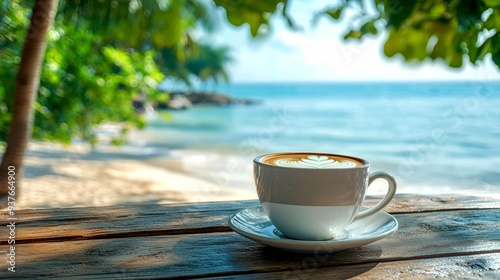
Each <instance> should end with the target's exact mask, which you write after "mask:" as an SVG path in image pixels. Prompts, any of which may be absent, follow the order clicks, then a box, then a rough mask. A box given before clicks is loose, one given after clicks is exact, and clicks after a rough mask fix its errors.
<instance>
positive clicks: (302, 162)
mask: <svg viewBox="0 0 500 280" xmlns="http://www.w3.org/2000/svg"><path fill="white" fill-rule="evenodd" d="M261 161H262V162H264V163H267V164H271V165H275V166H282V167H292V168H311V169H326V168H352V167H356V166H361V165H362V164H361V163H360V162H358V161H356V160H354V159H351V158H347V157H346V158H344V157H338V156H327V155H307V154H294V155H290V154H289V155H281V156H270V157H265V158H263V159H262V160H261Z"/></svg>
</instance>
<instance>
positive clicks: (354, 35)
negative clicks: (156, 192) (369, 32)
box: [344, 30, 363, 40]
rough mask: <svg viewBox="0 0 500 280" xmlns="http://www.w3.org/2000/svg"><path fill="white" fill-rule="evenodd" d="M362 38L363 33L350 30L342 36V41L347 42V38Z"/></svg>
mask: <svg viewBox="0 0 500 280" xmlns="http://www.w3.org/2000/svg"><path fill="white" fill-rule="evenodd" d="M362 36H363V33H362V32H361V31H354V30H351V31H349V32H348V33H347V34H345V35H344V40H347V39H349V38H354V39H360V38H361V37H362Z"/></svg>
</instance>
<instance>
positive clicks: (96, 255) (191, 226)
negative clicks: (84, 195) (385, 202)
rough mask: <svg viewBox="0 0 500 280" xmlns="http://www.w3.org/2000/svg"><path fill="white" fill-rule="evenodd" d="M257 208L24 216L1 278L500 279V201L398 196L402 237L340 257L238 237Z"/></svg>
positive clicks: (240, 204)
mask: <svg viewBox="0 0 500 280" xmlns="http://www.w3.org/2000/svg"><path fill="white" fill-rule="evenodd" d="M370 203H373V200H372V199H368V204H370ZM253 205H258V202H257V201H237V202H223V203H203V204H177V205H134V206H113V207H88V208H67V209H44V210H23V211H17V212H15V217H16V218H17V220H15V271H16V272H15V273H12V272H10V271H8V270H7V269H8V267H9V264H8V262H6V261H5V260H6V259H7V256H6V252H5V250H10V248H9V246H10V245H8V244H7V242H8V241H7V240H8V239H7V237H8V234H9V233H8V232H7V231H5V230H2V240H1V242H2V246H1V248H2V256H3V257H2V258H4V259H2V261H1V262H0V267H1V272H0V278H3V279H8V278H35V277H46V278H50V279H53V278H66V279H72V278H87V279H107V278H134V279H136V278H198V277H200V278H211V277H221V278H227V279H232V278H235V279H276V278H278V279H280V278H289V279H317V278H320V279H321V278H323V279H345V278H350V277H351V278H354V279H358V278H359V279H388V278H391V279H400V278H406V279H429V278H459V279H463V278H466V279H470V278H484V279H500V201H499V200H495V199H492V198H484V197H483V198H481V197H474V196H470V197H456V196H442V197H424V196H420V197H416V196H397V197H396V199H395V200H394V201H393V202H392V203H391V204H390V206H388V207H387V208H386V210H387V212H389V213H392V214H393V215H394V216H395V217H396V219H397V220H398V222H399V229H398V231H397V232H396V233H395V234H394V235H392V236H390V237H388V238H386V239H382V240H379V241H377V242H374V243H371V244H369V245H366V246H363V247H360V248H354V249H349V250H346V251H342V252H337V253H332V254H300V253H292V252H287V251H281V250H279V249H275V248H271V247H266V246H264V245H261V244H259V243H257V242H254V241H251V240H249V239H246V238H244V237H242V236H240V235H238V234H236V233H235V232H233V231H232V230H231V229H230V228H229V227H228V225H227V218H228V216H229V215H230V214H232V213H234V212H235V211H237V210H239V209H241V208H244V207H248V206H253ZM4 212H7V211H6V210H4ZM8 217H9V216H8V215H7V213H4V214H3V216H2V228H3V229H5V228H6V225H8V224H9V222H8V221H7V218H8ZM7 253H8V251H7Z"/></svg>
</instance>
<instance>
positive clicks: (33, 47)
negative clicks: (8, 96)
mask: <svg viewBox="0 0 500 280" xmlns="http://www.w3.org/2000/svg"><path fill="white" fill-rule="evenodd" d="M56 7H57V0H36V1H35V6H34V8H33V13H32V14H31V19H30V27H29V29H28V33H27V35H26V41H25V43H24V48H23V52H22V55H21V63H20V66H19V71H18V74H17V80H16V86H15V90H14V110H13V115H12V121H11V123H10V127H9V134H8V136H7V147H6V149H5V153H4V155H3V158H2V163H1V164H0V206H2V207H5V206H6V205H7V203H8V201H9V196H10V197H12V198H14V196H15V194H16V193H18V191H19V188H16V189H15V190H14V192H13V189H14V188H15V187H16V186H18V185H19V182H20V180H21V177H22V171H23V159H24V154H25V152H26V146H27V143H28V141H29V139H30V134H31V126H32V123H33V109H32V108H33V103H34V101H35V98H36V95H37V90H38V85H39V83H40V68H41V62H42V59H43V56H44V53H45V46H46V35H47V31H48V29H49V27H50V26H51V25H52V22H53V20H54V16H55V13H56ZM12 169H15V175H14V176H9V173H8V171H9V170H12ZM11 174H12V173H11ZM9 182H10V184H9ZM9 186H10V189H9ZM13 186H14V187H13ZM9 191H10V192H9Z"/></svg>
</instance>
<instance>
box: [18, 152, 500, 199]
mask: <svg viewBox="0 0 500 280" xmlns="http://www.w3.org/2000/svg"><path fill="white" fill-rule="evenodd" d="M148 149H149V150H148ZM251 157H252V156H251V155H248V156H243V155H237V154H233V153H231V152H221V151H215V150H208V149H205V150H203V149H167V150H166V151H164V152H163V153H158V151H157V150H155V149H154V148H153V147H147V146H143V147H142V148H141V147H137V146H127V145H126V146H122V147H115V146H110V145H107V144H99V145H97V146H96V147H95V148H94V149H92V148H91V147H90V145H87V144H78V143H77V144H72V145H71V146H64V145H61V144H54V143H47V142H31V143H29V145H28V152H27V154H26V157H25V169H24V177H23V180H22V182H21V186H20V189H19V193H20V195H19V197H17V198H16V201H17V203H16V207H17V208H18V209H33V208H60V207H86V206H118V205H134V204H171V203H189V202H209V201H231V200H248V199H257V193H256V191H255V187H254V183H253V175H252V172H253V171H252V164H251V160H252V158H251ZM396 180H398V178H396ZM385 189H386V188H385V182H383V181H382V180H381V181H375V182H374V184H373V185H372V186H371V187H370V188H369V189H368V192H367V195H383V194H384V193H385ZM397 193H398V194H409V195H411V194H417V193H418V194H420V195H422V194H425V195H449V194H455V195H457V194H461V195H466V196H489V197H498V198H500V195H499V194H495V193H492V192H491V191H488V190H483V191H481V190H477V189H459V188H453V187H452V186H436V185H433V184H432V182H429V184H428V185H422V186H420V185H415V184H411V183H407V182H404V180H398V191H397Z"/></svg>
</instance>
